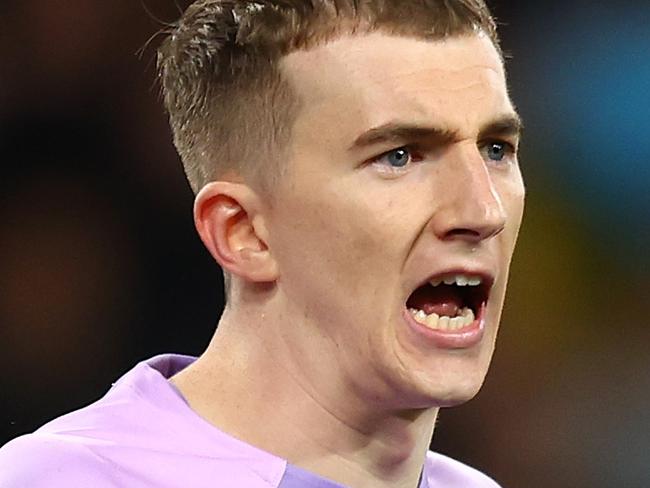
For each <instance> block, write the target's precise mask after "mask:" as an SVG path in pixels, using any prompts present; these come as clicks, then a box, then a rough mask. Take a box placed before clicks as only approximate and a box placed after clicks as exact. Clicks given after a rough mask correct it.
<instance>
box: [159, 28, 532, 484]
mask: <svg viewBox="0 0 650 488" xmlns="http://www.w3.org/2000/svg"><path fill="white" fill-rule="evenodd" d="M314 66H318V69H317V70H315V69H314ZM282 69H283V72H284V74H285V76H286V77H287V79H288V80H289V81H290V83H291V84H292V86H293V87H294V89H295V91H296V93H297V95H298V96H299V97H300V99H301V102H302V108H301V111H300V113H299V115H298V118H297V120H296V123H295V126H294V127H293V135H292V142H291V146H290V148H289V151H288V153H289V154H288V156H287V159H286V161H285V163H286V165H287V171H286V174H285V175H284V177H283V178H282V180H281V181H280V182H279V183H278V186H277V187H276V192H275V193H274V196H273V198H271V199H269V198H266V197H264V196H262V194H260V193H259V192H256V191H255V190H254V188H253V187H251V186H247V185H246V184H245V183H244V182H243V180H237V179H232V181H220V182H214V183H210V184H209V185H207V186H206V187H205V188H204V189H203V190H202V191H201V192H200V193H199V195H198V196H197V200H196V203H195V221H196V225H197V228H198V230H199V234H200V235H201V237H202V239H203V242H204V243H205V244H206V247H207V248H208V249H209V250H210V252H211V253H212V254H213V256H214V257H215V259H216V260H217V261H218V262H219V263H220V264H221V265H222V266H223V267H224V269H226V270H228V271H229V272H230V273H231V274H232V276H233V291H232V295H231V299H230V302H229V304H228V305H227V307H226V310H225V311H224V314H223V316H222V318H221V320H220V322H219V326H218V330H217V332H216V333H215V336H214V338H213V340H212V342H211V343H210V345H209V347H208V349H207V350H206V351H205V353H204V354H203V355H202V356H201V357H200V358H199V359H198V360H197V361H196V362H195V363H194V364H193V365H192V366H190V367H188V368H187V369H185V370H183V371H182V372H180V373H179V374H178V375H176V376H175V377H173V378H172V379H171V380H170V381H172V383H174V384H175V385H176V386H177V387H178V388H179V390H180V391H181V392H182V394H183V395H184V396H185V398H186V399H187V401H188V403H189V404H190V406H191V407H192V408H193V409H194V410H195V411H196V412H197V413H198V414H199V415H201V416H202V417H203V418H205V419H206V420H207V421H208V422H210V423H212V424H213V425H215V426H217V427H218V428H219V429H221V430H223V431H225V432H227V433H229V434H231V435H233V436H235V437H237V438H239V439H242V440H244V441H246V442H248V443H250V444H252V445H255V446H257V447H259V448H261V449H264V450H266V451H269V452H271V453H273V454H275V455H278V456H280V457H283V458H285V459H287V460H289V462H290V463H292V464H295V465H298V466H301V467H303V468H305V469H308V470H311V471H313V472H315V473H318V474H320V475H321V476H324V477H327V478H330V479H332V480H334V481H336V482H338V483H341V484H343V485H346V486H350V487H353V488H370V487H373V488H377V487H380V488H381V487H399V488H402V487H403V488H415V487H416V486H417V482H418V478H419V475H420V472H421V469H422V463H423V461H424V457H425V453H426V451H427V449H428V446H429V443H430V440H431V437H432V435H433V428H434V423H435V419H436V416H437V414H438V409H439V407H441V406H450V405H455V404H459V403H462V402H465V401H467V400H469V399H470V398H472V397H473V396H474V395H475V394H476V392H477V391H478V390H479V388H480V386H481V384H482V383H483V380H484V378H485V374H486V372H487V369H488V366H489V363H490V360H491V357H492V353H493V350H494V342H495V339H496V335H497V329H498V324H499V319H500V315H501V310H502V307H503V299H504V294H505V289H506V282H507V276H508V269H509V265H510V259H511V256H512V253H513V250H514V245H515V241H516V237H517V233H518V230H519V226H520V223H521V218H522V213H523V203H524V186H523V182H522V178H521V174H520V171H519V167H518V162H517V157H516V148H517V145H518V131H519V122H518V117H517V115H516V113H515V111H514V108H513V106H512V103H511V102H510V99H509V96H508V92H507V88H506V81H505V74H504V69H503V66H502V62H501V60H500V58H499V55H498V54H497V51H496V49H495V48H494V46H493V45H492V44H491V42H490V40H489V38H488V37H487V36H484V35H481V34H476V35H468V36H462V37H453V38H450V39H447V40H444V41H425V40H418V39H412V38H404V37H394V36H390V35H386V34H382V33H373V34H366V35H359V36H355V37H344V38H341V39H338V40H335V41H332V42H330V43H328V44H326V45H323V46H319V47H316V48H314V49H311V50H308V51H299V52H295V53H292V54H290V55H288V56H286V57H285V58H284V59H283V62H282ZM452 269H453V270H459V269H462V270H471V271H481V272H484V273H487V274H489V275H490V276H491V277H493V278H494V285H493V287H492V289H491V292H490V296H489V300H488V302H487V308H486V311H485V333H484V335H483V336H482V339H481V340H480V342H479V343H478V344H475V345H472V346H471V347H464V348H454V349H446V348H440V347H436V346H435V345H432V344H431V343H429V342H427V340H425V339H424V338H423V337H421V336H420V335H418V333H417V332H414V330H413V329H412V328H410V327H409V326H408V325H407V323H406V321H405V317H404V311H405V303H406V300H407V299H408V297H409V295H410V294H411V293H412V292H413V291H414V290H415V289H416V288H417V287H418V286H419V285H420V284H422V283H423V282H424V281H425V280H427V279H428V278H429V277H431V276H433V275H434V274H436V273H441V272H445V271H449V270H452Z"/></svg>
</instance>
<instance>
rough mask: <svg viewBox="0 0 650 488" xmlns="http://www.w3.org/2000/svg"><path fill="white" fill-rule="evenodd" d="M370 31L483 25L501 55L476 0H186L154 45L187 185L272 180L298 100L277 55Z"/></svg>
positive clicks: (453, 30)
mask: <svg viewBox="0 0 650 488" xmlns="http://www.w3.org/2000/svg"><path fill="white" fill-rule="evenodd" d="M373 31H381V32H385V33H388V34H393V35H400V36H408V37H417V38H424V39H432V40H436V39H444V38H446V37H450V36H456V35H466V34H471V33H473V32H478V31H483V32H485V33H486V34H487V35H489V36H490V38H491V39H492V42H493V43H494V45H495V47H496V49H497V50H498V51H499V53H501V51H500V46H499V40H498V37H497V32H496V26H495V22H494V20H493V18H492V16H491V15H490V12H489V10H488V8H487V7H486V5H485V3H484V1H483V0H199V1H197V2H194V3H193V4H192V5H191V6H190V7H189V8H188V9H187V10H186V11H185V13H184V14H183V15H182V17H181V18H180V20H179V21H178V22H177V23H176V24H175V25H174V26H173V29H172V30H171V31H170V35H169V36H168V37H167V38H166V39H165V41H163V43H162V45H161V47H160V49H159V51H158V69H159V73H160V78H161V82H162V90H163V96H164V101H165V106H166V109H167V111H168V113H169V119H170V124H171V127H172V132H173V134H174V143H175V145H176V148H177V149H178V152H179V154H180V156H181V159H182V161H183V165H184V167H185V172H186V174H187V177H188V180H189V182H190V185H191V186H192V189H193V190H194V191H195V192H198V191H199V190H200V189H201V188H202V187H203V186H204V185H205V184H206V183H208V182H209V181H211V180H214V179H218V178H219V177H220V176H221V175H223V174H224V173H226V172H228V171H234V172H236V173H238V174H240V175H242V176H244V177H245V178H254V179H255V180H256V181H257V182H258V183H259V184H261V185H263V186H262V188H265V189H270V188H272V182H273V181H274V179H275V178H277V177H278V175H279V173H280V172H281V170H282V165H281V164H279V160H280V159H281V155H282V151H283V149H284V148H285V147H286V146H287V145H288V142H289V138H290V133H291V128H292V125H293V120H294V118H295V116H296V113H297V109H298V107H299V101H298V100H296V97H295V96H293V95H292V92H291V89H290V87H289V86H288V83H287V82H286V81H285V80H284V79H283V78H282V75H281V73H280V69H279V67H278V61H279V60H280V59H281V58H282V56H284V55H287V54H289V53H291V52H293V51H296V50H299V49H308V48H310V47H314V46H316V45H318V44H322V43H325V42H327V41H328V40H332V39H334V38H336V37H339V36H342V35H346V34H355V33H370V32H373Z"/></svg>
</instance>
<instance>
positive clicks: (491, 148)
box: [483, 141, 515, 162]
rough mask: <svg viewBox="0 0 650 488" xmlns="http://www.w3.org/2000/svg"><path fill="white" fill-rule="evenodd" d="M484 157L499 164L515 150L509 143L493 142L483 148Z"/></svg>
mask: <svg viewBox="0 0 650 488" xmlns="http://www.w3.org/2000/svg"><path fill="white" fill-rule="evenodd" d="M483 149H484V151H485V156H486V157H487V159H489V160H490V161H497V162H501V161H503V159H504V158H505V157H507V156H508V155H509V154H512V153H514V152H515V149H514V148H513V147H512V145H511V144H510V143H507V142H499V141H494V142H490V143H488V144H486V145H485V146H484V148H483Z"/></svg>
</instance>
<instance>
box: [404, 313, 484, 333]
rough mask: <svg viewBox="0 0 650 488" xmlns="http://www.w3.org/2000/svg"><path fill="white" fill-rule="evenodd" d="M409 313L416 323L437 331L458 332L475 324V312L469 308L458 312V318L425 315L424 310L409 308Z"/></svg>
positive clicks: (433, 314) (434, 314)
mask: <svg viewBox="0 0 650 488" xmlns="http://www.w3.org/2000/svg"><path fill="white" fill-rule="evenodd" d="M409 312H410V313H411V315H412V316H413V318H414V319H415V320H416V322H418V323H420V324H422V325H425V326H427V327H428V328H429V329H435V330H457V329H462V328H463V327H467V326H468V325H469V324H471V323H472V322H474V319H475V317H474V311H473V310H472V309H471V308H469V307H464V308H462V309H461V310H459V311H458V315H457V316H456V317H447V316H445V315H443V316H440V315H438V314H436V313H432V314H429V315H427V314H425V313H424V311H423V310H416V309H414V308H409Z"/></svg>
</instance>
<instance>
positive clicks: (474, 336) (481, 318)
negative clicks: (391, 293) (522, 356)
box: [402, 302, 487, 349]
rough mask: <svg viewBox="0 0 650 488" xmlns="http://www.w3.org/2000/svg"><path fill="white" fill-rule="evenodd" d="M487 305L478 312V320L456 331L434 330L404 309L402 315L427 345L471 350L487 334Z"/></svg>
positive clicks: (483, 304) (483, 305) (482, 305)
mask: <svg viewBox="0 0 650 488" xmlns="http://www.w3.org/2000/svg"><path fill="white" fill-rule="evenodd" d="M486 307H487V303H486V302H483V303H482V304H481V306H480V308H479V310H478V314H477V316H476V319H474V321H473V322H472V323H471V324H469V325H466V326H465V327H463V328H462V329H456V330H434V329H430V328H428V327H427V326H426V325H422V324H421V323H419V322H418V321H416V320H415V319H414V318H413V316H412V315H411V313H410V312H409V311H408V310H407V309H406V307H404V309H403V310H402V315H403V316H404V320H405V321H406V324H407V326H408V327H409V328H410V329H411V330H412V331H413V332H414V333H415V334H416V336H417V337H418V338H419V339H421V340H422V341H423V342H424V343H425V344H428V345H430V346H432V347H435V348H438V349H469V348H471V347H473V346H476V345H477V344H478V343H480V342H481V339H483V335H484V334H485V315H486Z"/></svg>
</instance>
